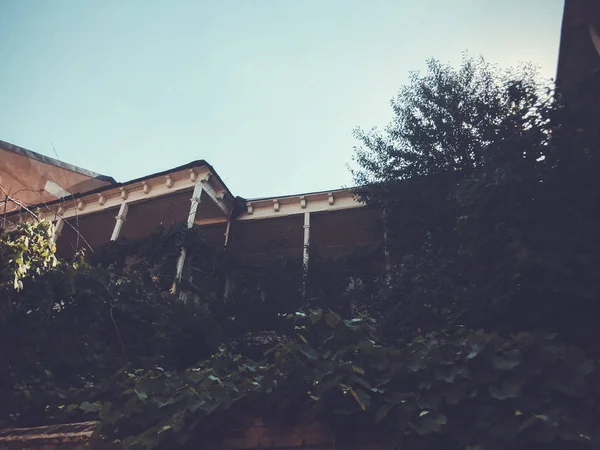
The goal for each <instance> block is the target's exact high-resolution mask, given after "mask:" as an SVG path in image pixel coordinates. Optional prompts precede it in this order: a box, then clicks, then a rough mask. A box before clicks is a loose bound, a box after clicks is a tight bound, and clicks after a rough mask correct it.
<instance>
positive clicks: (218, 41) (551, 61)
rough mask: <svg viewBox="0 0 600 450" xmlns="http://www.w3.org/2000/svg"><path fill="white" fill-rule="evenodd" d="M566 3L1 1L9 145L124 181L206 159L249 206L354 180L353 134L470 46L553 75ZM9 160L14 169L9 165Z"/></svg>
mask: <svg viewBox="0 0 600 450" xmlns="http://www.w3.org/2000/svg"><path fill="white" fill-rule="evenodd" d="M562 8H563V0H502V1H492V0H453V1H451V2H449V1H443V0H418V1H408V0H213V1H205V0H85V1H82V0H52V1H50V0H0V61H2V68H1V69H0V98H1V99H2V104H3V106H2V107H1V108H0V139H1V140H4V141H7V142H10V143H13V144H16V145H19V146H21V147H25V148H28V149H30V150H33V151H36V152H38V153H42V154H44V155H48V156H52V157H58V158H59V159H61V160H63V161H66V162H69V163H71V164H75V165H78V166H81V167H85V168H86V169H89V170H93V171H95V172H98V173H101V174H105V175H110V176H112V177H114V178H115V179H116V180H117V181H127V180H130V179H133V178H137V177H141V176H144V175H149V174H152V173H154V172H159V171H162V170H167V169H169V168H172V167H175V166H178V165H182V164H186V163H188V162H190V161H194V160H197V159H204V160H206V161H208V162H209V163H210V164H212V166H213V167H214V168H215V169H216V171H217V172H218V173H219V175H220V176H221V178H222V179H223V180H224V181H225V183H226V184H227V186H228V187H229V188H230V190H231V191H232V192H233V194H234V195H240V196H243V197H246V198H252V197H262V196H277V195H284V194H294V193H302V192H312V191H320V190H327V189H334V188H339V187H343V186H351V185H352V179H351V176H350V175H349V172H348V169H347V164H348V163H350V162H351V158H352V154H353V147H354V146H355V145H357V144H358V142H357V141H356V139H354V137H353V134H352V132H353V130H354V129H355V128H356V127H361V128H366V129H369V128H371V127H373V126H378V127H382V126H385V125H386V124H387V123H388V122H389V120H390V119H391V117H392V111H391V108H390V100H391V98H392V97H394V96H395V94H396V92H397V91H398V90H399V88H400V87H401V86H402V85H403V84H405V83H406V81H407V79H408V74H409V72H410V71H413V70H422V69H423V68H424V65H425V61H426V60H427V59H428V58H430V57H435V58H437V59H439V60H441V61H444V62H450V63H452V64H456V65H458V63H459V62H460V59H461V54H462V52H463V51H467V52H468V53H469V54H470V55H472V56H478V55H483V56H484V57H485V58H486V59H487V60H488V61H490V62H495V63H497V64H498V65H500V66H501V67H508V66H511V65H515V64H518V63H519V62H532V63H535V64H537V65H539V67H540V71H541V73H542V75H544V76H546V77H548V78H550V77H553V76H554V75H555V71H556V62H557V56H558V42H559V35H560V23H561V17H562ZM0 163H1V161H0Z"/></svg>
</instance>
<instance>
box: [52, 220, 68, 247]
mask: <svg viewBox="0 0 600 450" xmlns="http://www.w3.org/2000/svg"><path fill="white" fill-rule="evenodd" d="M64 226H65V221H64V219H63V218H62V217H59V218H58V220H57V221H56V225H54V233H52V237H51V238H50V239H51V240H52V242H54V243H56V240H57V239H58V237H59V236H60V233H62V229H63V227H64Z"/></svg>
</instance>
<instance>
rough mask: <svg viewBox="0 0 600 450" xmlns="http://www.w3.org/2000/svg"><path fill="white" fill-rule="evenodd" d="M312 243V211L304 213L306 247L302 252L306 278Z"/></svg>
mask: <svg viewBox="0 0 600 450" xmlns="http://www.w3.org/2000/svg"><path fill="white" fill-rule="evenodd" d="M309 243H310V213H309V212H305V213H304V248H303V254H302V267H303V275H304V278H305V280H306V276H307V275H308V260H309V256H310V254H309V253H310V252H309V248H308V245H309Z"/></svg>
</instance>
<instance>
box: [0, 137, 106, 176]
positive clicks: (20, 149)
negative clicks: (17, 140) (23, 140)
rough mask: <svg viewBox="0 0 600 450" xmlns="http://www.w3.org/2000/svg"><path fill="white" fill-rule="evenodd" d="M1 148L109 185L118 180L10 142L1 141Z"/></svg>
mask: <svg viewBox="0 0 600 450" xmlns="http://www.w3.org/2000/svg"><path fill="white" fill-rule="evenodd" d="M0 148H1V149H3V150H6V151H9V152H11V153H16V154H17V155H22V156H25V157H27V158H30V159H34V160H36V161H40V162H42V163H44V164H49V165H51V166H55V167H60V168H62V169H65V170H69V171H71V172H75V173H79V174H81V175H85V176H87V177H90V178H94V179H96V180H101V181H107V182H109V183H112V184H114V183H116V180H115V179H114V178H113V177H109V176H106V175H101V174H99V173H96V172H92V171H91V170H87V169H83V168H81V167H78V166H74V165H73V164H69V163H66V162H63V161H59V160H58V159H55V158H51V157H49V156H45V155H42V154H40V153H36V152H34V151H31V150H28V149H26V148H23V147H19V146H18V145H14V144H11V143H10V142H5V141H2V140H0Z"/></svg>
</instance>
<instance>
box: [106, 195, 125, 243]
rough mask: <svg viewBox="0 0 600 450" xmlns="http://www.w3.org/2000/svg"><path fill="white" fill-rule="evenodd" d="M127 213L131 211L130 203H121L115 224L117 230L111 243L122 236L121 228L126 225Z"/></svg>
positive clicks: (114, 230) (111, 238)
mask: <svg viewBox="0 0 600 450" xmlns="http://www.w3.org/2000/svg"><path fill="white" fill-rule="evenodd" d="M127 211H129V204H128V203H125V202H123V203H121V207H120V208H119V214H117V216H116V217H115V219H117V222H116V223H115V228H113V232H112V236H111V237H110V240H111V241H116V240H117V239H118V238H119V235H120V234H121V228H123V224H124V223H125V219H126V218H127Z"/></svg>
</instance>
